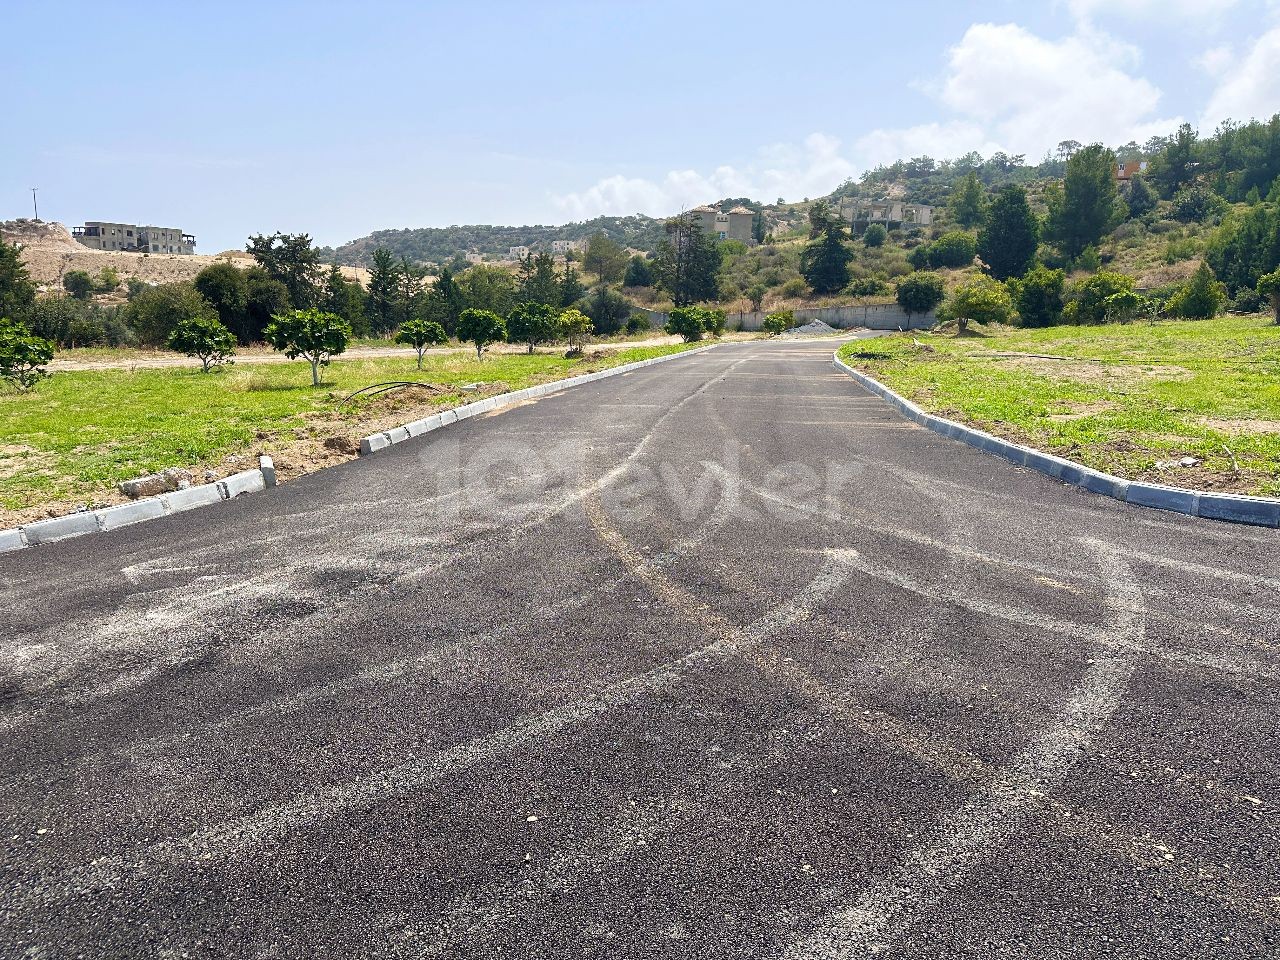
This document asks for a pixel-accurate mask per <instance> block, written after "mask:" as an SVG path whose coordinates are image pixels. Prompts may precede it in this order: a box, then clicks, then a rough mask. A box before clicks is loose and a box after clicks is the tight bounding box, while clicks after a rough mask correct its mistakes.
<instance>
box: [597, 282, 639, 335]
mask: <svg viewBox="0 0 1280 960" xmlns="http://www.w3.org/2000/svg"><path fill="white" fill-rule="evenodd" d="M586 313H587V316H589V317H590V318H591V322H592V324H593V325H594V328H595V332H596V333H598V334H600V335H601V336H609V335H610V334H614V333H617V332H618V331H619V330H621V329H622V325H623V324H624V323H626V322H627V318H628V317H630V316H631V304H629V303H628V302H627V299H626V297H624V296H622V294H620V293H618V291H616V290H610V289H609V288H608V287H597V288H596V292H595V293H594V294H592V295H591V299H590V300H588V301H587V310H586Z"/></svg>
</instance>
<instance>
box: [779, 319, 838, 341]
mask: <svg viewBox="0 0 1280 960" xmlns="http://www.w3.org/2000/svg"><path fill="white" fill-rule="evenodd" d="M839 332H840V331H839V330H837V329H836V328H835V327H833V326H831V325H830V324H828V323H823V322H822V321H821V320H810V321H809V322H808V323H804V324H801V325H800V326H798V327H792V328H791V329H790V330H787V331H786V332H785V333H783V334H782V335H783V336H784V337H815V336H823V335H826V334H831V333H839Z"/></svg>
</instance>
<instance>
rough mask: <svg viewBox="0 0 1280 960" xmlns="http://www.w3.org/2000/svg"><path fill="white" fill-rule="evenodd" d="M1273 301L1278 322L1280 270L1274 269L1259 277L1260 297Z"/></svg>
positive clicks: (1279, 310) (1279, 319)
mask: <svg viewBox="0 0 1280 960" xmlns="http://www.w3.org/2000/svg"><path fill="white" fill-rule="evenodd" d="M1264 298H1265V299H1266V300H1269V301H1271V309H1272V310H1274V311H1275V315H1276V323H1280V270H1273V271H1272V272H1271V273H1268V274H1264V275H1263V276H1262V277H1260V278H1258V299H1259V300H1262V299H1264Z"/></svg>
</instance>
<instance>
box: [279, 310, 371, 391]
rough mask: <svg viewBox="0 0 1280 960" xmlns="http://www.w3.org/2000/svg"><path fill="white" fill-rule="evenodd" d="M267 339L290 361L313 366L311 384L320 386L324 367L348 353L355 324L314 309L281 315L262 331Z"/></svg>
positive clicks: (293, 311) (335, 315)
mask: <svg viewBox="0 0 1280 960" xmlns="http://www.w3.org/2000/svg"><path fill="white" fill-rule="evenodd" d="M262 336H263V338H264V339H265V340H266V341H267V343H269V344H271V346H272V347H274V348H275V349H277V350H279V351H280V352H281V353H283V354H284V355H285V356H286V357H288V358H289V359H290V360H293V359H295V358H297V357H302V358H303V359H304V360H306V361H307V362H308V363H310V364H311V385H312V386H313V387H318V386H320V368H321V367H327V366H328V365H329V361H330V359H332V358H333V357H335V356H337V355H338V354H340V353H345V352H346V350H347V342H348V341H349V340H350V339H351V324H349V323H347V321H345V320H343V319H342V318H341V317H340V316H338V315H337V314H335V313H322V312H321V311H319V310H316V309H315V308H314V307H312V308H311V309H308V310H291V311H290V312H288V313H278V314H276V315H275V316H273V317H272V318H271V323H269V324H267V328H266V329H265V330H263V331H262Z"/></svg>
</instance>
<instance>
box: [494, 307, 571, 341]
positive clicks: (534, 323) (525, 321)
mask: <svg viewBox="0 0 1280 960" xmlns="http://www.w3.org/2000/svg"><path fill="white" fill-rule="evenodd" d="M559 333H560V314H559V311H558V310H557V308H555V307H552V306H548V305H547V304H545V303H532V302H525V303H521V304H517V305H516V308H515V309H514V310H512V311H511V313H510V314H509V315H508V316H507V334H506V336H507V339H508V340H510V341H511V342H512V343H516V342H520V343H527V344H528V345H529V352H530V353H533V348H534V347H536V346H537V345H538V344H540V343H546V342H547V341H549V340H554V339H555V338H556V336H557V335H558V334H559Z"/></svg>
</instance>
